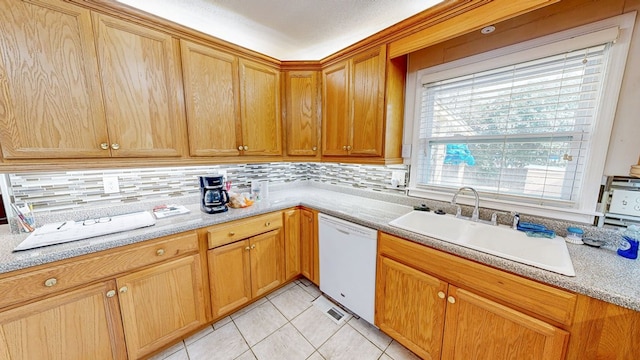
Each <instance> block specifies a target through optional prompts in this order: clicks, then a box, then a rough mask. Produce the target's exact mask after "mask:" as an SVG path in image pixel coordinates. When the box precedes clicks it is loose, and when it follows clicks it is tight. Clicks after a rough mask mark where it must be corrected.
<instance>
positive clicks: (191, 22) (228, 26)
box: [117, 0, 441, 60]
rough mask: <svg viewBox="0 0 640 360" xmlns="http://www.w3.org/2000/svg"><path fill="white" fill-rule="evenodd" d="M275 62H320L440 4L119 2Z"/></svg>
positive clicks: (391, 0) (433, 0)
mask: <svg viewBox="0 0 640 360" xmlns="http://www.w3.org/2000/svg"><path fill="white" fill-rule="evenodd" d="M117 1H119V2H121V3H124V4H127V5H130V6H133V7H135V8H138V9H140V10H143V11H146V12H149V13H151V14H154V15H157V16H159V17H162V18H165V19H167V20H171V21H173V22H176V23H178V24H181V25H184V26H187V27H190V28H192V29H195V30H198V31H201V32H203V33H206V34H209V35H212V36H215V37H217V38H220V39H223V40H226V41H228V42H231V43H233V44H236V45H240V46H243V47H245V48H248V49H251V50H254V51H257V52H259V53H262V54H265V55H268V56H271V57H273V58H276V59H278V60H320V59H323V58H325V57H327V56H329V55H331V54H333V53H335V52H337V51H339V50H342V49H344V48H346V47H347V46H349V45H352V44H354V43H356V42H358V41H360V40H362V39H365V38H367V37H369V36H370V35H373V34H375V33H377V32H379V31H380V30H383V29H385V28H387V27H389V26H391V25H393V24H396V23H398V22H400V21H402V20H404V19H406V18H409V17H411V16H412V15H414V14H417V13H419V12H421V11H423V10H425V9H428V8H429V7H432V6H433V5H435V4H437V3H439V2H440V1H441V0H153V1H149V0H117Z"/></svg>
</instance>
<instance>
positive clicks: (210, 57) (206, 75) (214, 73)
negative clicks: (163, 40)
mask: <svg viewBox="0 0 640 360" xmlns="http://www.w3.org/2000/svg"><path fill="white" fill-rule="evenodd" d="M180 48H181V51H182V71H183V77H184V92H185V106H186V110H187V129H188V133H189V151H190V154H191V156H238V155H239V154H240V151H239V150H238V146H240V145H241V144H242V123H241V120H240V101H239V80H238V58H237V57H236V56H233V55H230V54H227V53H224V52H221V51H218V50H215V49H212V48H210V47H207V46H203V45H199V44H195V43H193V42H190V41H186V40H180Z"/></svg>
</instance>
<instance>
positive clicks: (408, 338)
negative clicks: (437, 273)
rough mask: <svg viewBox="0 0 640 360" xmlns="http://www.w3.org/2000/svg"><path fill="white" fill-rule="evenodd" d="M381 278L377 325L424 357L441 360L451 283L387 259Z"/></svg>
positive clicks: (381, 260) (380, 263)
mask: <svg viewBox="0 0 640 360" xmlns="http://www.w3.org/2000/svg"><path fill="white" fill-rule="evenodd" d="M377 276H378V277H377V284H376V286H377V289H376V325H378V327H380V330H382V331H384V332H385V333H387V334H389V335H390V336H391V337H393V338H394V339H396V340H397V341H398V342H400V343H401V344H403V345H404V346H406V347H407V348H408V349H410V350H411V351H413V352H414V353H416V354H418V355H419V356H420V357H421V358H423V359H439V358H440V353H441V349H442V332H443V329H444V318H445V317H444V315H445V309H446V300H445V299H444V297H445V293H446V291H447V283H446V282H444V281H442V280H439V279H437V278H435V277H433V276H430V275H427V274H425V273H423V272H421V271H418V270H416V269H414V268H412V267H409V266H406V265H404V264H401V263H399V262H397V261H394V260H393V259H389V258H387V257H379V258H378V274H377ZM439 294H441V295H440V296H438V295H439Z"/></svg>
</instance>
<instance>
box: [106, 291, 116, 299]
mask: <svg viewBox="0 0 640 360" xmlns="http://www.w3.org/2000/svg"><path fill="white" fill-rule="evenodd" d="M114 296H116V291H115V290H109V291H107V297H108V298H112V297H114Z"/></svg>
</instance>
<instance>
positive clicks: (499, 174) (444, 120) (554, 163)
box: [410, 22, 633, 221]
mask: <svg viewBox="0 0 640 360" xmlns="http://www.w3.org/2000/svg"><path fill="white" fill-rule="evenodd" d="M631 24H633V22H632V23H631ZM631 26H633V25H631ZM574 31H575V30H574ZM618 34H619V27H618V26H615V27H609V28H607V29H605V30H598V31H593V30H592V31H591V32H590V33H588V34H584V35H581V36H579V37H576V36H575V35H573V36H569V37H568V38H567V39H560V40H558V39H557V37H558V35H556V39H555V41H553V38H554V36H551V37H547V38H546V39H542V40H540V39H538V40H537V42H538V43H540V42H543V43H544V42H545V41H546V42H547V43H546V44H544V45H542V46H532V45H531V44H528V43H524V44H520V45H518V46H515V47H513V48H507V49H501V50H497V51H494V52H491V53H487V54H482V55H480V56H479V57H474V58H470V59H463V60H462V61H456V62H454V63H451V64H444V65H441V66H439V67H436V68H432V69H424V70H422V71H420V72H419V73H418V84H417V85H418V86H417V90H416V94H415V97H416V108H415V117H416V121H415V123H414V125H413V126H414V129H415V130H416V131H415V135H414V139H413V143H414V156H413V158H412V170H411V171H412V174H411V184H410V194H411V195H418V196H426V197H433V196H429V195H433V194H438V193H439V194H440V195H445V196H448V198H447V199H450V196H451V194H452V192H453V191H455V190H457V189H458V188H459V187H461V186H471V187H474V188H475V189H476V190H478V191H479V192H481V196H482V199H483V200H485V201H486V200H487V199H489V200H491V201H494V202H499V203H502V204H503V205H504V204H511V205H516V207H518V208H516V209H514V210H518V211H523V212H527V213H531V214H534V213H535V211H533V212H532V211H527V210H525V209H523V207H524V208H526V207H529V208H530V209H531V208H536V209H538V210H540V209H545V208H547V209H548V208H551V209H561V210H560V211H564V212H568V213H574V214H575V213H578V214H582V215H584V214H587V215H593V214H594V212H595V206H596V201H595V200H593V199H594V198H595V199H597V191H598V186H599V184H600V179H601V176H602V169H603V167H604V158H605V156H606V150H607V146H606V144H608V140H609V136H610V131H611V124H612V122H613V116H614V114H615V104H616V103H617V93H618V92H619V88H620V83H621V80H620V79H621V77H622V70H620V68H615V67H614V66H612V61H614V59H615V57H614V56H620V53H616V54H615V55H614V52H615V51H616V50H617V51H620V50H619V48H620V44H617V43H616V44H614V41H615V40H616V39H617V37H618ZM534 43H535V42H534ZM616 48H618V49H616ZM623 50H624V58H626V47H625V48H624V49H623ZM479 58H482V60H479ZM623 60H624V59H623ZM615 66H616V67H620V66H619V64H615ZM621 69H624V63H623V65H622V66H621ZM616 81H617V91H613V92H612V91H610V90H611V89H612V88H613V89H615V88H616ZM611 104H613V106H612V105H611ZM603 143H604V146H602V144H603ZM594 162H597V163H598V164H595V165H597V166H593V165H594ZM588 192H595V197H594V196H592V195H589V196H585V194H587V193H588ZM585 198H588V199H589V201H588V202H586V201H585ZM503 207H504V206H503ZM507 207H510V206H507ZM511 207H512V209H513V206H511ZM541 215H547V216H548V213H544V214H541ZM565 218H571V219H575V217H572V216H569V217H565ZM579 219H580V220H583V221H590V220H588V217H583V216H579Z"/></svg>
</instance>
